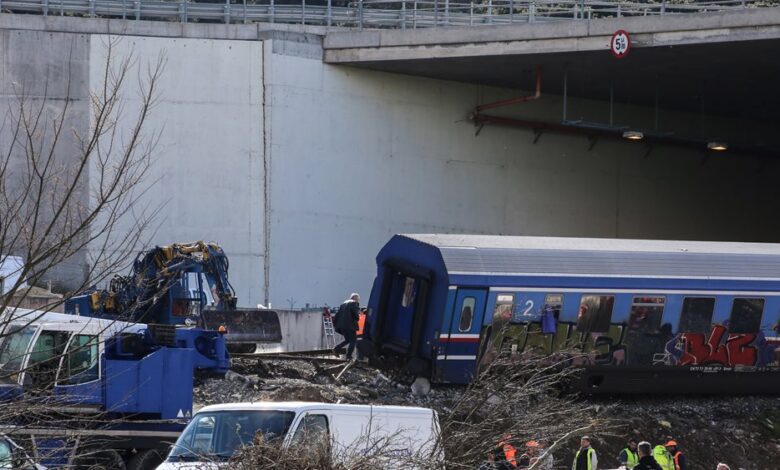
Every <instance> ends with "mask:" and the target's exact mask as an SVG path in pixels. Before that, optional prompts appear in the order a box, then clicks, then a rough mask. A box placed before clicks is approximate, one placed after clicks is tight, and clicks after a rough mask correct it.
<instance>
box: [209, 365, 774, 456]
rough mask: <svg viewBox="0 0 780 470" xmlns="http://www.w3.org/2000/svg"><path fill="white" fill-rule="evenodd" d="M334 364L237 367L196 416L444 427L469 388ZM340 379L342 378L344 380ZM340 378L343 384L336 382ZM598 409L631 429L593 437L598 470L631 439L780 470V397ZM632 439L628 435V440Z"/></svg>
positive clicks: (632, 402)
mask: <svg viewBox="0 0 780 470" xmlns="http://www.w3.org/2000/svg"><path fill="white" fill-rule="evenodd" d="M343 369H344V364H329V363H324V362H319V361H312V360H304V359H300V360H288V359H265V358H264V359H255V358H251V359H247V358H238V359H235V360H234V366H233V371H231V372H230V373H228V375H227V376H226V377H225V378H224V379H209V380H207V381H205V382H203V383H201V384H199V385H198V386H197V387H196V389H195V396H194V399H195V403H196V409H197V408H199V407H202V406H205V405H210V404H216V403H225V402H238V401H244V402H247V401H261V400H269V401H290V400H301V401H321V402H329V403H353V404H368V403H371V404H386V405H406V406H425V407H430V408H434V409H436V410H437V411H438V412H439V415H440V417H441V418H442V419H446V417H447V416H448V415H449V414H450V412H451V409H452V406H453V404H454V403H455V401H456V400H457V399H458V397H459V395H460V393H461V392H462V390H463V388H462V387H457V386H434V387H433V388H432V389H431V390H430V392H429V393H428V394H427V395H425V396H422V395H420V394H414V393H412V387H410V386H409V384H400V383H397V382H394V381H393V380H391V379H390V378H388V377H387V376H386V375H385V374H383V373H382V372H380V371H377V370H375V369H372V368H370V367H368V366H366V365H364V364H360V363H357V364H354V365H353V366H352V367H349V368H347V370H346V371H343V373H342V370H343ZM340 373H341V375H340V376H339V374H340ZM336 376H339V379H338V380H337V379H336V378H335V377H336ZM583 400H584V401H585V403H583V405H586V404H588V405H599V407H600V409H601V410H602V411H601V412H600V414H602V415H603V417H605V418H611V419H613V420H618V421H619V422H620V423H621V424H624V426H623V429H621V431H620V432H619V433H618V434H621V435H599V434H596V435H595V437H594V447H595V448H596V449H597V450H598V451H599V453H600V458H599V460H600V462H602V463H603V465H604V466H603V467H602V465H599V468H605V469H609V468H616V467H617V455H618V453H619V452H620V450H621V449H622V448H623V447H624V446H625V438H626V437H628V436H633V437H635V438H638V439H643V440H649V441H651V442H652V443H653V445H655V444H658V443H660V442H661V441H662V440H664V439H666V438H668V437H669V436H671V437H673V438H674V439H675V440H677V441H678V442H679V443H680V446H681V449H682V450H683V451H684V452H685V453H686V455H687V456H688V460H689V462H690V463H691V465H690V470H713V469H714V468H715V465H716V464H717V463H718V462H726V463H728V464H729V465H730V466H731V469H732V470H737V469H740V468H741V469H744V470H770V469H777V468H780V458H778V457H777V456H778V455H780V399H779V398H775V397H642V398H633V399H625V398H624V399H620V400H615V399H612V398H610V399H606V398H597V397H596V398H587V399H583ZM623 432H625V435H622V434H623ZM574 445H576V440H575V439H573V440H572V443H571V445H570V446H567V447H564V448H562V449H561V450H560V451H559V452H556V456H555V457H556V462H557V465H556V468H558V467H560V468H570V464H571V461H570V457H571V454H572V453H573V451H574V450H575V449H574V448H573V446H574Z"/></svg>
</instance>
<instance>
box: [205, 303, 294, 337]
mask: <svg viewBox="0 0 780 470" xmlns="http://www.w3.org/2000/svg"><path fill="white" fill-rule="evenodd" d="M201 319H202V321H203V326H204V327H205V328H207V329H211V330H216V329H218V328H219V327H220V326H224V327H225V328H226V329H227V334H226V335H225V339H226V340H227V342H228V345H230V344H231V343H234V344H235V343H253V344H255V343H278V342H280V341H282V326H281V325H280V324H279V316H278V315H277V313H276V311H275V310H266V309H236V310H204V311H203V312H201Z"/></svg>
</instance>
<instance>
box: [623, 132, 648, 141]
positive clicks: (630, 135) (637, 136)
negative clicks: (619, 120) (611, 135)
mask: <svg viewBox="0 0 780 470" xmlns="http://www.w3.org/2000/svg"><path fill="white" fill-rule="evenodd" d="M644 137H645V135H644V134H642V133H641V132H639V131H623V138H624V139H628V140H642V139H644Z"/></svg>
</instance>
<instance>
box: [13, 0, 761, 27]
mask: <svg viewBox="0 0 780 470" xmlns="http://www.w3.org/2000/svg"><path fill="white" fill-rule="evenodd" d="M774 4H775V3H774V2H771V1H770V2H768V1H766V0H760V1H748V0H727V1H697V2H695V3H693V2H683V1H679V0H678V1H674V2H673V1H666V0H662V1H656V2H652V3H649V2H623V1H605V0H601V1H594V0H479V1H476V2H474V1H472V2H463V1H450V0H357V1H354V0H316V1H315V0H309V1H307V0H259V1H256V0H226V2H225V3H203V2H188V1H153V0H0V11H3V12H12V13H33V14H41V15H49V16H50V15H57V16H86V17H101V18H123V19H135V20H160V21H177V22H199V23H293V24H302V25H318V26H335V27H346V28H358V29H364V28H372V29H376V28H394V29H406V28H410V29H413V28H431V27H448V26H478V25H499V24H511V23H535V22H545V21H566V20H568V21H577V20H584V19H585V20H590V19H597V18H620V17H628V16H652V15H673V14H674V15H676V14H686V13H703V12H713V11H734V10H741V9H746V8H758V7H766V6H774Z"/></svg>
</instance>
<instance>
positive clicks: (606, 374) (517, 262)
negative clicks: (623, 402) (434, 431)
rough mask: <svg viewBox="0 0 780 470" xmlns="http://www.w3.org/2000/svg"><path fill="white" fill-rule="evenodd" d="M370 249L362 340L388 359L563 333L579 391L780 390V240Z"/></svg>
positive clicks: (414, 238) (462, 369)
mask: <svg viewBox="0 0 780 470" xmlns="http://www.w3.org/2000/svg"><path fill="white" fill-rule="evenodd" d="M376 261H377V276H376V279H375V281H374V285H373V288H372V291H371V297H370V299H369V304H368V317H367V322H366V329H365V332H364V338H363V340H362V341H361V343H360V344H359V347H360V348H361V350H362V351H363V352H364V353H365V354H368V355H371V356H372V357H373V358H374V359H375V361H377V362H378V363H379V364H381V365H382V366H384V367H386V368H388V369H396V370H402V371H404V372H405V373H407V374H411V375H413V376H417V377H426V378H430V379H432V380H433V381H434V382H439V383H459V384H463V383H468V382H469V381H470V380H471V378H472V377H473V376H474V374H475V373H476V370H477V363H478V359H479V360H480V361H486V360H489V359H490V357H491V355H492V354H495V352H496V351H497V350H498V349H500V348H508V349H509V350H510V351H512V352H515V353H520V352H522V351H527V350H529V349H534V350H537V351H540V352H542V353H546V354H549V353H553V352H554V351H556V350H560V349H561V348H563V347H566V348H568V347H572V345H573V346H574V347H576V348H577V349H578V350H580V351H582V352H583V354H582V356H581V357H578V358H577V361H578V362H579V363H580V365H582V366H583V367H584V369H585V371H584V374H582V381H581V383H580V384H579V385H580V387H581V388H582V389H583V390H585V391H587V392H589V393H777V392H780V371H778V369H779V367H778V366H779V365H780V363H779V362H778V354H777V351H780V349H778V346H780V338H778V334H777V333H776V332H777V330H778V329H780V327H779V326H778V320H779V318H778V317H779V315H780V245H776V244H759V243H721V242H684V241H651V240H617V239H583V238H546V237H508V236H479V235H435V234H432V235H422V234H419V235H396V236H394V237H393V238H392V239H391V240H390V241H389V242H388V243H387V244H386V245H385V246H384V247H383V248H382V250H381V251H380V252H379V254H378V256H377V258H376ZM505 326H506V328H504V327H505ZM499 332H501V333H500V334H499ZM659 379H660V380H659Z"/></svg>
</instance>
